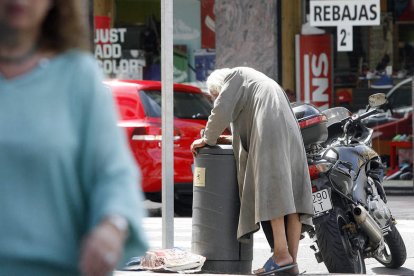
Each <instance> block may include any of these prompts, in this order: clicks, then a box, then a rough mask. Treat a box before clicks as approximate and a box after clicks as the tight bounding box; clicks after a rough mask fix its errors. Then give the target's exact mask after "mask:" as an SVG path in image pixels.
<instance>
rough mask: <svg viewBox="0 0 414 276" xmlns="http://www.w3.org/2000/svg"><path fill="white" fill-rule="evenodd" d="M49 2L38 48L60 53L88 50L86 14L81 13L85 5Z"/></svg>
mask: <svg viewBox="0 0 414 276" xmlns="http://www.w3.org/2000/svg"><path fill="white" fill-rule="evenodd" d="M51 2H52V3H51V5H52V6H51V8H50V10H49V13H48V14H47V15H46V18H45V20H44V22H43V25H42V28H41V32H40V40H39V43H40V47H41V48H43V49H46V50H53V51H57V52H60V53H61V52H64V51H66V50H68V49H72V48H78V49H83V50H90V42H89V38H88V35H87V33H88V32H87V28H86V27H85V26H87V25H88V24H87V19H86V12H85V13H84V12H82V8H83V9H85V8H86V7H87V5H86V4H83V1H81V0H69V1H67V0H51ZM83 6H85V7H83ZM83 16H85V18H82V17H83Z"/></svg>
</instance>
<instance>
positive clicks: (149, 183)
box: [105, 80, 212, 214]
mask: <svg viewBox="0 0 414 276" xmlns="http://www.w3.org/2000/svg"><path fill="white" fill-rule="evenodd" d="M105 84H106V85H107V86H109V87H110V88H111V90H112V93H113V95H114V98H115V100H116V103H117V105H118V108H119V112H120V118H121V119H120V121H119V126H120V127H123V128H125V131H126V132H127V135H128V139H129V143H130V147H131V150H132V153H133V155H134V157H135V160H136V161H137V163H138V164H139V167H140V168H141V172H142V189H143V191H144V193H145V195H146V197H147V199H149V200H151V201H156V202H161V82H159V81H131V80H128V81H106V82H105ZM211 108H212V103H211V101H210V100H209V98H208V96H207V95H206V94H204V93H202V92H201V90H200V89H199V88H196V87H193V86H189V85H183V84H174V116H175V118H174V199H175V211H176V213H178V214H189V213H191V206H192V192H193V185H192V182H193V175H192V164H193V156H192V154H191V151H190V145H191V143H192V142H193V141H194V140H195V139H197V138H200V130H201V129H203V128H204V127H205V125H206V123H207V118H208V116H209V115H210V111H211Z"/></svg>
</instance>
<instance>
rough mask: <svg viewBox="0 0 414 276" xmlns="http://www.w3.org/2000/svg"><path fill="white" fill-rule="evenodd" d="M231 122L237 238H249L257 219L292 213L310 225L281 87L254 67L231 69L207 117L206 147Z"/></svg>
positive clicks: (307, 188) (299, 148) (296, 138)
mask: <svg viewBox="0 0 414 276" xmlns="http://www.w3.org/2000/svg"><path fill="white" fill-rule="evenodd" d="M230 124H231V126H232V131H233V149H234V155H235V158H236V164H237V169H238V183H239V192H240V202H241V206H240V217H239V226H238V231H237V238H238V239H242V238H244V237H246V238H248V237H249V234H251V233H253V232H255V231H257V230H258V229H259V228H260V227H259V223H260V222H261V221H268V220H271V219H274V218H277V217H280V216H284V215H287V214H291V213H299V214H301V216H300V219H301V222H302V223H305V224H310V223H311V220H310V218H311V216H312V215H313V206H312V193H311V184H310V177H309V172H308V166H307V163H306V154H305V150H304V146H303V141H302V137H301V134H300V129H299V126H298V123H297V121H296V118H295V116H294V114H293V112H292V109H291V107H290V103H289V101H288V99H287V97H286V95H285V93H284V91H283V90H282V88H281V87H280V86H279V85H278V84H277V83H276V82H275V81H273V80H272V79H270V78H268V77H267V76H266V75H264V74H262V73H260V72H258V71H256V70H254V69H251V68H247V67H237V68H234V69H233V72H232V73H231V74H230V75H229V76H228V77H227V78H226V80H225V84H224V86H223V88H222V90H221V92H220V94H219V96H218V98H217V99H216V101H215V103H214V108H213V110H212V111H211V115H210V117H209V119H208V123H207V126H206V130H205V133H204V139H205V141H206V142H207V144H209V145H215V144H216V141H217V138H218V137H219V136H220V134H221V133H222V132H223V130H224V129H225V128H226V127H228V126H229V125H230Z"/></svg>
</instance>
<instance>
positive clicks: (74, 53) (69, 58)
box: [60, 50, 98, 68]
mask: <svg viewBox="0 0 414 276" xmlns="http://www.w3.org/2000/svg"><path fill="white" fill-rule="evenodd" d="M60 58H61V59H62V60H63V61H64V62H66V63H70V64H73V65H75V66H76V67H78V68H79V66H81V67H86V68H92V67H95V68H96V67H97V66H98V64H97V61H96V59H95V58H94V56H93V55H92V54H91V53H89V52H86V51H81V50H68V51H66V52H64V53H62V54H61V55H60Z"/></svg>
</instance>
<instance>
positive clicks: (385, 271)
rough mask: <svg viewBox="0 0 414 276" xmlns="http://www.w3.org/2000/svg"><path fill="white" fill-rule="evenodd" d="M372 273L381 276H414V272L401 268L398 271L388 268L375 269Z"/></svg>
mask: <svg viewBox="0 0 414 276" xmlns="http://www.w3.org/2000/svg"><path fill="white" fill-rule="evenodd" d="M371 270H372V272H374V273H375V274H379V275H381V274H382V275H384V274H386V275H414V270H411V269H409V268H405V267H400V268H398V269H391V268H386V267H374V268H372V269H371Z"/></svg>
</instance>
